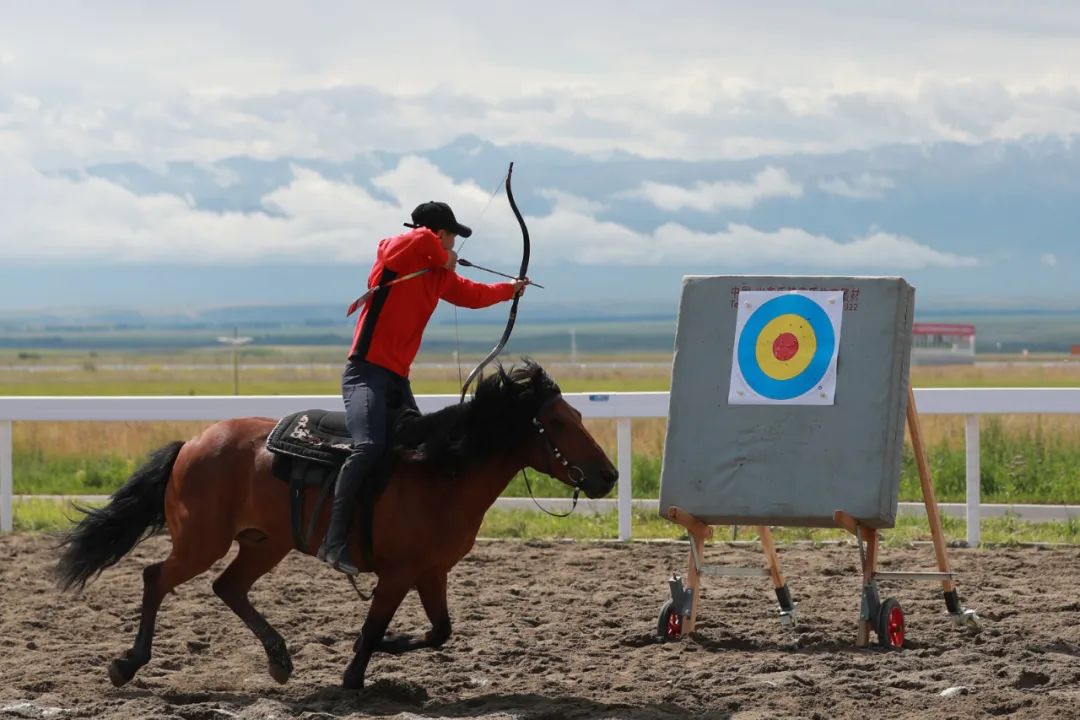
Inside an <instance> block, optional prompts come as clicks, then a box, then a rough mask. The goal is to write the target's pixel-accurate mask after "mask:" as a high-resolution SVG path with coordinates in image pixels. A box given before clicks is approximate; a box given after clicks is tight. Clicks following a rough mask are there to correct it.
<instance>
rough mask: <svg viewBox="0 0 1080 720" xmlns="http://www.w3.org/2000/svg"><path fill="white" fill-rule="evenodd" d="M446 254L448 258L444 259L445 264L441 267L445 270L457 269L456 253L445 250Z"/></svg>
mask: <svg viewBox="0 0 1080 720" xmlns="http://www.w3.org/2000/svg"><path fill="white" fill-rule="evenodd" d="M446 254H447V256H448V257H447V259H446V264H445V265H443V267H444V268H446V269H447V270H453V269H454V268H456V267H457V253H456V252H454V251H453V250H447V251H446Z"/></svg>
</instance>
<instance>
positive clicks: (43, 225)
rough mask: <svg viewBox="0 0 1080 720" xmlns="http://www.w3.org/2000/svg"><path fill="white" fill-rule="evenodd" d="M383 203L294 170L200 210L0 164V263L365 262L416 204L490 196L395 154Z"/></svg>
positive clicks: (475, 208)
mask: <svg viewBox="0 0 1080 720" xmlns="http://www.w3.org/2000/svg"><path fill="white" fill-rule="evenodd" d="M375 183H376V185H377V187H379V188H380V189H381V190H383V191H384V192H385V193H386V194H387V195H388V197H389V199H382V198H376V197H374V196H373V195H372V194H370V193H369V192H367V191H366V190H364V189H363V188H361V187H358V186H356V185H351V184H348V183H343V182H336V181H332V180H328V179H326V178H325V177H323V176H322V175H320V174H319V173H317V172H315V171H313V170H309V169H305V168H301V167H293V169H292V180H291V181H290V182H289V183H288V184H287V185H284V186H282V187H280V188H277V189H276V190H274V191H272V192H270V193H268V194H266V195H265V196H264V197H263V198H262V201H261V202H262V210H261V211H255V212H213V211H208V210H203V209H199V208H197V207H195V206H194V203H193V202H191V201H189V200H188V199H185V198H183V197H181V196H178V195H172V194H157V195H136V194H135V193H133V192H131V191H129V190H127V189H126V188H123V187H121V186H119V185H117V184H114V183H111V182H109V181H107V180H104V179H101V178H96V177H88V176H81V177H68V176H55V175H47V174H45V173H42V172H40V171H38V170H36V169H34V168H33V167H31V166H29V165H28V164H26V163H25V162H12V163H8V164H4V165H2V166H0V184H2V185H3V187H4V188H6V191H5V192H4V193H3V194H0V259H2V260H3V261H4V262H14V261H37V262H40V261H47V262H108V263H124V262H188V263H190V262H194V263H205V264H208V265H209V264H219V263H223V264H228V263H259V262H268V261H270V262H272V261H280V260H290V261H294V262H311V263H317V262H326V261H335V260H341V261H345V262H361V261H368V260H370V259H372V258H373V257H374V254H375V248H376V244H377V242H378V240H379V239H380V238H383V237H386V236H388V235H391V234H395V233H396V232H397V229H398V228H401V223H402V222H403V221H404V220H407V219H408V217H409V213H410V211H411V210H412V208H413V207H414V206H415V204H416V203H417V202H418V200H416V198H424V199H427V198H428V197H440V198H444V199H447V200H448V201H449V202H451V203H452V204H453V205H454V207H455V208H456V209H457V211H458V213H459V214H461V215H462V216H463V217H468V216H475V215H478V214H479V213H480V212H481V210H482V208H483V206H484V204H485V203H486V202H487V200H488V197H489V196H490V193H488V192H487V191H484V190H482V189H480V188H479V187H477V186H476V185H474V184H473V183H470V182H466V183H454V181H452V180H451V179H450V178H448V177H446V176H445V175H443V174H442V173H441V172H440V171H439V170H438V168H436V167H434V166H433V165H431V164H430V163H428V162H427V161H426V160H422V159H419V158H415V157H408V158H405V159H403V160H402V161H401V162H400V163H398V165H397V166H396V167H394V168H393V169H391V170H389V171H388V172H386V173H384V174H383V175H381V176H379V177H378V178H376V180H375Z"/></svg>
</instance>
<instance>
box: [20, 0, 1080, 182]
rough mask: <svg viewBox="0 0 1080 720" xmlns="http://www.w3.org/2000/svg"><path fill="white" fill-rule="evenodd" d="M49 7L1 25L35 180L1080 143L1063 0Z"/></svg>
mask: <svg viewBox="0 0 1080 720" xmlns="http://www.w3.org/2000/svg"><path fill="white" fill-rule="evenodd" d="M45 5H47V4H44V5H43V4H41V3H20V4H15V5H14V6H13V7H11V8H8V9H7V11H6V13H5V23H4V24H3V27H0V47H2V48H3V50H2V51H0V150H5V151H6V148H7V147H9V146H11V145H14V144H15V142H14V141H13V140H11V139H9V138H8V137H6V136H9V135H15V136H17V138H18V146H19V147H24V148H27V149H28V150H29V151H30V152H31V153H32V157H33V160H34V164H35V166H37V167H50V168H56V167H65V166H66V167H72V166H83V165H86V164H90V163H95V162H105V161H118V160H136V161H138V162H141V163H143V164H150V163H162V162H166V161H169V160H185V161H193V162H200V163H208V162H212V161H214V160H218V159H221V158H224V157H229V156H239V155H248V156H253V157H259V158H280V157H297V156H299V157H318V158H332V159H337V160H340V159H343V158H346V157H351V156H353V155H356V154H360V153H366V152H370V151H373V150H391V151H396V152H414V151H417V150H419V149H422V148H427V147H431V146H436V145H441V144H443V143H445V142H447V141H449V140H450V139H452V138H454V137H457V136H459V135H462V134H466V133H472V134H476V135H480V136H483V137H485V138H487V139H490V140H491V141H493V142H495V143H498V144H503V145H505V144H509V143H513V142H519V141H525V142H536V141H537V140H538V139H541V140H542V141H543V142H545V143H547V144H550V145H554V146H557V147H560V148H564V149H569V150H573V151H576V152H584V153H596V154H599V153H610V152H612V151H614V150H625V151H630V152H635V153H638V154H643V155H646V156H649V157H676V158H684V159H695V160H702V159H719V158H734V157H749V156H760V155H763V154H793V153H821V152H836V151H843V150H849V149H866V148H870V147H875V146H879V145H883V144H889V143H897V142H914V143H929V142H936V141H942V140H948V141H962V142H982V141H986V140H991V139H1015V138H1018V137H1021V136H1024V135H1028V134H1061V135H1067V134H1070V133H1075V132H1080V102H1078V97H1080V82H1078V80H1077V78H1076V77H1075V76H1074V74H1070V73H1069V72H1068V68H1072V67H1077V66H1078V65H1080V44H1077V43H1075V42H1074V37H1075V33H1076V32H1080V13H1078V11H1077V9H1076V8H1073V7H1071V6H1069V5H1068V4H1060V3H1059V4H1052V5H1050V6H1047V7H1041V8H1040V9H1039V10H1033V9H1031V8H1030V7H1027V6H1020V5H1017V6H1016V7H1014V8H1005V9H997V8H995V9H993V10H988V9H987V8H986V4H985V3H974V2H970V1H969V2H963V1H961V2H955V3H950V4H949V6H948V9H947V10H942V9H940V8H939V7H936V6H935V5H934V4H932V3H914V4H911V3H908V4H905V5H904V6H903V8H902V9H898V8H893V7H890V6H888V5H887V4H882V3H862V4H858V5H857V6H852V7H845V8H843V9H840V8H838V7H834V4H831V3H826V4H821V3H802V4H799V3H786V4H785V7H784V9H783V14H784V17H785V22H784V23H781V24H777V23H776V22H775V13H776V10H775V8H771V7H769V6H768V4H766V5H765V6H762V7H758V6H756V5H755V6H745V5H740V6H739V7H738V8H737V11H733V9H732V6H731V4H729V3H702V2H695V3H683V4H678V5H679V7H682V8H683V9H682V10H681V11H680V10H678V9H676V10H671V9H667V8H662V7H660V6H657V7H656V8H650V9H647V10H641V11H640V12H635V13H633V14H624V15H623V16H621V17H620V22H618V23H614V24H613V23H611V22H609V18H610V13H611V12H612V10H611V7H612V6H611V5H610V4H609V3H595V4H592V3H585V4H582V3H580V2H563V1H560V0H552V1H551V2H548V3H546V4H545V13H543V15H542V16H535V17H531V18H530V19H529V32H527V33H522V32H520V30H521V25H520V21H519V19H518V18H517V17H516V16H515V15H514V14H513V13H511V12H509V11H497V12H493V11H492V10H491V8H490V7H489V5H487V4H484V3H482V2H480V0H463V2H459V3H455V4H454V5H453V6H452V7H451V6H448V5H447V6H443V5H439V4H427V7H425V8H424V10H423V11H422V12H419V13H418V12H416V11H415V10H414V9H412V8H410V7H407V6H405V5H401V4H399V5H394V6H387V7H384V8H380V12H379V22H377V23H375V22H371V18H370V17H369V15H370V11H369V10H368V9H366V8H365V6H364V4H363V3H346V2H327V3H322V4H320V9H319V14H320V19H321V22H319V23H309V24H303V23H301V24H297V23H296V19H295V15H294V13H292V12H290V11H289V10H288V8H287V6H284V5H279V4H276V3H269V4H266V3H255V2H252V1H250V0H247V1H245V0H237V1H236V2H232V3H229V7H227V8H225V7H219V6H214V5H211V4H205V3H198V2H196V3H189V4H184V6H183V8H182V9H179V8H177V7H170V4H168V3H155V4H154V5H153V7H149V8H139V9H136V6H135V5H131V4H125V3H118V4H114V5H111V6H110V9H109V11H108V12H104V11H100V10H97V9H95V8H92V7H90V6H87V7H81V6H74V7H69V8H67V9H66V10H65V12H64V13H63V17H57V14H56V13H55V12H52V11H50V10H49V9H48V8H46V7H45ZM39 6H40V7H39ZM732 17H737V20H738V21H737V22H731V18H732ZM658 26H662V27H664V28H665V32H664V33H657V32H655V28H656V27H658ZM394 27H408V28H409V34H408V39H407V41H406V44H407V47H408V52H400V49H401V43H402V37H401V35H400V33H394V32H387V31H386V29H387V28H394ZM556 36H557V37H559V38H560V42H559V44H558V52H551V48H550V46H549V43H550V38H552V37H556ZM446 37H454V38H455V42H454V49H453V52H446V51H445V46H444V42H443V41H444V40H445V38H446ZM777 48H782V51H778V50H777ZM386 57H394V58H395V62H394V63H392V64H391V63H386V62H384V59H385V58H386ZM1063 68H1064V70H1063ZM17 98H22V99H26V100H29V101H30V102H29V103H22V104H18V103H16V102H15V101H16V99H17Z"/></svg>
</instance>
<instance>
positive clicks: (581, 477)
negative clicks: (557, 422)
mask: <svg viewBox="0 0 1080 720" xmlns="http://www.w3.org/2000/svg"><path fill="white" fill-rule="evenodd" d="M560 397H562V396H561V395H556V396H554V397H552V398H551V399H549V400H547V401H546V402H545V403H544V404H543V405H541V406H540V408H539V409H538V410H537V411H536V415H535V416H533V419H532V424H533V427H534V428H536V431H537V433H539V435H540V439H541V440H543V441H544V444H545V445H547V449H548V454H549V455H551V456H554V457H555V459H556V460H558V461H559V462H560V463H562V466H563V467H564V468H565V469H566V474H567V476H568V477H569V478H570V480H571V481H572V482H573V485H571V487H572V488H574V502H573V504H571V505H570V509H569V510H568V511H566V512H565V513H555V512H551V511H550V510H548V509H547V508H545V507H544V506H543V505H541V504H540V503H539V502H537V500H536V496H535V495H534V494H533V489H532V484H531V483H530V482H529V476H528V474H527V473H526V472H525V468H521V477H523V478H525V487H526V488H527V489H528V491H529V497H530V498H531V499H532V501H533V504H534V505H536V507H538V508H540V510H542V511H543V512H545V513H547V514H548V515H550V516H551V517H567V516H569V515H570V513H572V512H574V509H575V508H577V503H578V494H579V493H580V492H581V483H582V482H584V481H585V473H584V472H583V471H582V470H581V468H579V467H578V466H577V465H571V464H570V461H569V460H567V459H566V456H565V455H563V454H562V452H561V451H560V450H559V448H558V447H556V445H555V443H554V442H552V441H551V437H550V433H548V431H547V428H545V427H544V424H543V423H542V422H540V413H542V412H543V411H544V410H545V409H546V408H547V407H548V406H549V405H551V404H552V403H553V402H555V401H556V400H558V399H559V398H560ZM550 469H551V460H550V458H549V460H548V463H547V470H550ZM545 472H547V471H545ZM547 474H548V475H551V473H550V472H547Z"/></svg>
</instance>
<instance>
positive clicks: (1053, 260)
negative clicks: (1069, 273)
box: [1039, 253, 1058, 267]
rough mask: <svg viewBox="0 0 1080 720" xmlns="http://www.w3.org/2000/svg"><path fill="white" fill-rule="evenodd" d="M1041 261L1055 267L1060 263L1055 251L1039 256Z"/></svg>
mask: <svg viewBox="0 0 1080 720" xmlns="http://www.w3.org/2000/svg"><path fill="white" fill-rule="evenodd" d="M1039 262H1041V263H1042V264H1043V265H1046V266H1047V267H1054V266H1056V265H1057V264H1058V259H1057V255H1055V254H1053V253H1045V254H1043V255H1042V256H1041V257H1040V258H1039Z"/></svg>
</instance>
